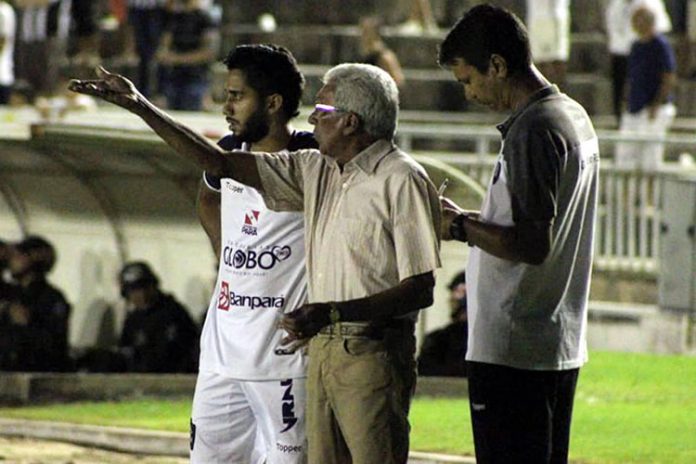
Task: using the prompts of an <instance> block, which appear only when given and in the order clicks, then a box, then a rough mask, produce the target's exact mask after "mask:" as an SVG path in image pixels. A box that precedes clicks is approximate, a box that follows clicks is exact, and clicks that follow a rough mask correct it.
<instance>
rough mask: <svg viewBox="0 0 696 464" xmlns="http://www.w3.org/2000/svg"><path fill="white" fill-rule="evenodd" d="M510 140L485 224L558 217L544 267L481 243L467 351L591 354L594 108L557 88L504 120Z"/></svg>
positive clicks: (530, 356) (527, 365) (491, 356)
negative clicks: (589, 306) (510, 257)
mask: <svg viewBox="0 0 696 464" xmlns="http://www.w3.org/2000/svg"><path fill="white" fill-rule="evenodd" d="M498 129H499V130H500V132H501V134H502V138H503V143H502V148H501V151H500V154H499V155H498V160H497V163H496V166H495V169H494V174H493V176H492V178H491V182H490V184H489V187H488V192H487V194H486V198H485V200H484V202H483V206H482V209H481V219H482V220H483V221H486V222H490V223H494V224H499V225H504V226H511V225H514V224H519V223H522V222H526V221H540V220H551V221H552V224H553V225H552V231H553V236H552V242H551V250H550V252H549V255H548V257H547V258H546V260H545V261H544V262H543V263H542V264H541V265H538V266H534V265H530V264H525V263H518V262H512V261H508V260H504V259H500V258H497V257H495V256H493V255H490V254H488V253H486V252H484V251H482V250H481V249H480V248H477V247H472V249H471V252H470V254H469V262H468V265H467V288H468V312H469V345H468V350H467V359H468V360H470V361H478V362H484V363H491V364H500V365H505V366H510V367H515V368H520V369H530V370H561V369H572V368H577V367H580V366H581V365H582V364H584V363H585V362H586V361H587V344H586V337H585V336H586V330H587V299H588V295H589V289H590V272H591V267H592V251H593V235H594V227H595V209H596V204H597V186H598V173H599V148H598V143H597V136H596V134H595V131H594V128H593V127H592V122H591V121H590V118H589V117H588V116H587V113H586V112H585V110H584V109H583V108H582V107H581V106H580V105H579V104H578V103H577V102H575V101H574V100H572V99H570V98H569V97H568V96H566V95H565V94H562V93H560V92H559V91H558V88H557V87H555V86H552V87H546V88H544V89H542V90H540V91H539V92H537V93H536V94H535V95H534V96H533V97H532V98H531V99H530V102H529V103H528V104H527V105H526V106H525V107H523V108H521V109H520V110H518V111H517V112H515V113H514V114H513V115H512V116H510V118H508V120H507V121H505V122H504V123H503V124H501V125H500V126H498Z"/></svg>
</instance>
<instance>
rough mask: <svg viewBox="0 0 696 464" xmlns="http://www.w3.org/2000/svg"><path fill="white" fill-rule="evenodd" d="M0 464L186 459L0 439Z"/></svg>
mask: <svg viewBox="0 0 696 464" xmlns="http://www.w3.org/2000/svg"><path fill="white" fill-rule="evenodd" d="M0 463H2V464H130V463H135V464H187V463H188V459H185V458H172V457H157V456H138V455H134V454H123V453H114V452H110V451H104V450H98V449H94V448H85V447H82V446H76V445H71V444H67V443H59V442H52V441H42V440H33V439H21V438H4V437H0Z"/></svg>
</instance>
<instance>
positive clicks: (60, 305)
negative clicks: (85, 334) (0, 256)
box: [3, 235, 71, 372]
mask: <svg viewBox="0 0 696 464" xmlns="http://www.w3.org/2000/svg"><path fill="white" fill-rule="evenodd" d="M55 262H56V251H55V248H53V245H51V244H50V243H49V242H48V241H47V240H46V239H44V238H43V237H39V236H35V235H34V236H28V237H26V238H25V239H24V240H22V241H21V242H19V243H17V244H15V245H14V246H13V247H11V249H10V254H9V269H10V273H11V274H12V278H13V279H14V281H15V282H16V284H17V287H16V292H15V293H14V294H13V295H12V297H11V298H10V300H9V302H8V305H7V311H6V313H7V318H8V320H9V329H8V330H9V338H10V340H9V345H10V347H9V351H8V352H6V353H4V356H3V359H4V362H5V363H6V364H7V365H5V366H3V368H4V369H7V370H15V371H44V372H46V371H48V372H61V371H68V370H70V369H71V360H70V356H69V346H68V324H69V321H70V310H71V308H70V304H69V303H68V302H67V300H66V299H65V297H64V296H63V293H62V292H61V291H60V290H58V289H57V288H55V287H54V286H52V285H51V284H50V283H48V281H47V280H46V275H47V274H48V273H49V272H50V271H51V269H53V266H54V265H55Z"/></svg>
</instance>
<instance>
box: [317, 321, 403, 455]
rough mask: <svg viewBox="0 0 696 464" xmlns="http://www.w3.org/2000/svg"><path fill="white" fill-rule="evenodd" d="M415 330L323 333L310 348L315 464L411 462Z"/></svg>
mask: <svg viewBox="0 0 696 464" xmlns="http://www.w3.org/2000/svg"><path fill="white" fill-rule="evenodd" d="M414 355H415V337H414V330H413V326H412V325H411V326H410V327H406V328H402V329H386V330H384V333H383V334H380V335H378V336H374V335H373V336H371V337H370V338H368V337H365V336H354V335H343V334H340V333H334V334H319V335H317V336H316V337H314V338H313V339H312V341H311V342H310V345H309V369H308V376H307V412H306V415H307V440H308V449H309V456H308V458H309V464H350V463H352V464H405V463H406V461H407V459H408V447H409V431H410V425H409V423H408V412H409V408H410V404H411V398H412V397H413V393H414V391H415V385H416V363H415V358H414Z"/></svg>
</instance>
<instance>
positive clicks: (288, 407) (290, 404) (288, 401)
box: [280, 379, 297, 433]
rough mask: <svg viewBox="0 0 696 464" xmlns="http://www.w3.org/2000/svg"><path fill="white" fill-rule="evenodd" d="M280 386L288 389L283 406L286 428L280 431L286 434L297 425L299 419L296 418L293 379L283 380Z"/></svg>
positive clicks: (284, 395)
mask: <svg viewBox="0 0 696 464" xmlns="http://www.w3.org/2000/svg"><path fill="white" fill-rule="evenodd" d="M280 385H281V386H282V387H286V388H285V393H284V394H283V404H282V406H281V407H282V412H283V424H284V425H285V428H284V429H283V430H281V431H280V433H285V432H287V431H288V430H290V429H291V428H293V427H294V426H295V424H296V423H297V417H295V395H293V394H292V379H286V380H281V381H280Z"/></svg>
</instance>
